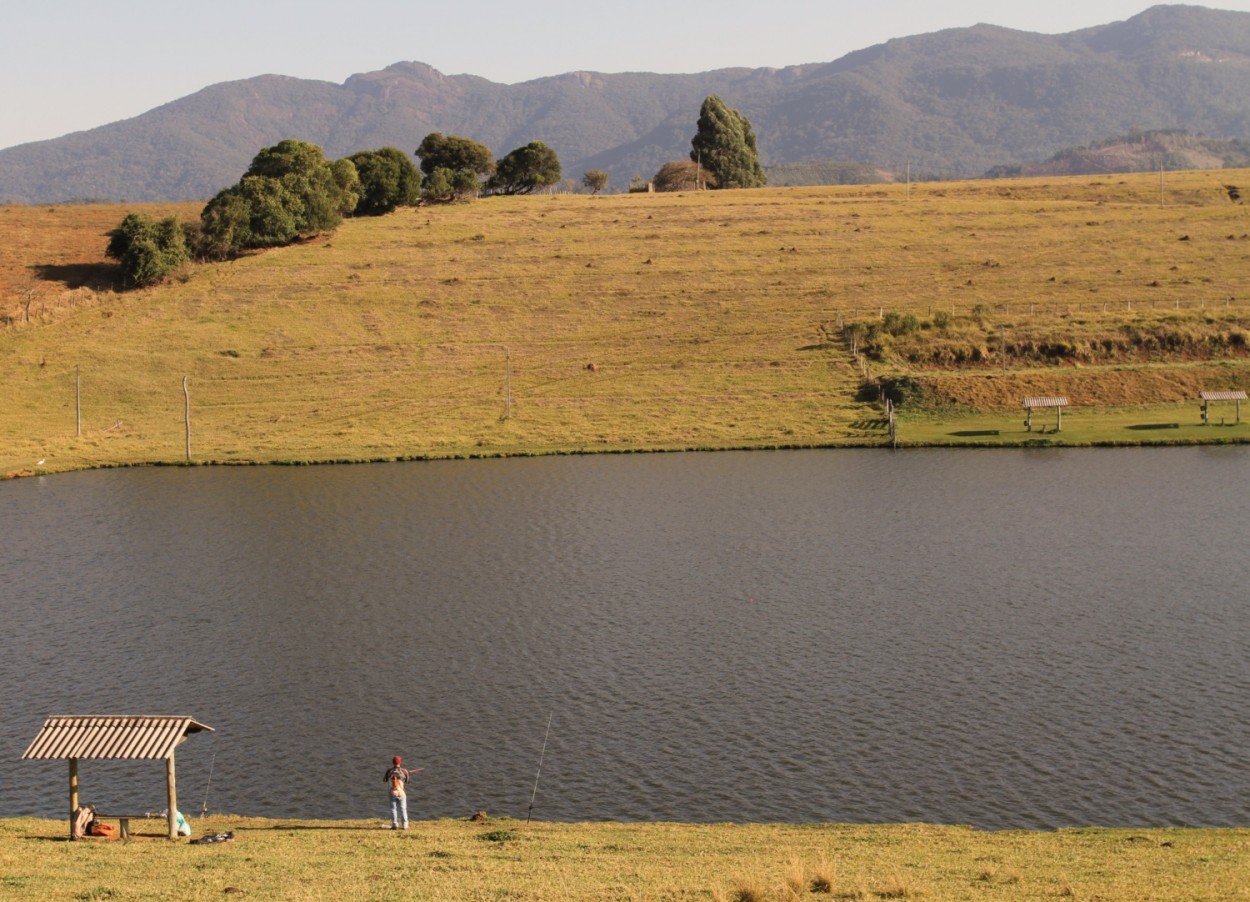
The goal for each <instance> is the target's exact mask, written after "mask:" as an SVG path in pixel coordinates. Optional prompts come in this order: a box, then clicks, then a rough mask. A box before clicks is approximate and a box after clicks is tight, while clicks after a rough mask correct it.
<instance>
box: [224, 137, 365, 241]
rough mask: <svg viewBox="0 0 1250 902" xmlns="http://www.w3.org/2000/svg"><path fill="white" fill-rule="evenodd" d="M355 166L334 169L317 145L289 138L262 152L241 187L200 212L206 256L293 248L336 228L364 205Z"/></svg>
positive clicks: (234, 187) (341, 164) (342, 163)
mask: <svg viewBox="0 0 1250 902" xmlns="http://www.w3.org/2000/svg"><path fill="white" fill-rule="evenodd" d="M358 192H359V175H358V174H357V173H356V172H355V166H354V164H351V163H350V161H345V160H340V161H338V162H336V163H335V164H333V165H331V164H330V163H329V162H328V161H327V160H326V158H325V155H324V154H323V153H322V152H321V148H320V147H318V146H317V145H316V144H308V143H306V142H304V141H296V140H294V139H293V138H288V139H286V140H284V141H279V142H278V143H277V144H275V145H274V146H273V147H266V148H264V149H262V150H261V151H260V153H258V154H257V155H256V156H255V157H254V158H253V159H252V164H251V165H250V166H249V167H248V169H247V172H245V173H244V174H243V178H241V179H240V180H239V182H238V184H236V185H232V186H231V187H229V188H225V189H223V190H222V191H219V192H218V193H217V196H216V197H214V198H213V199H212V200H211V201H209V202H208V204H207V205H206V206H205V207H204V210H203V212H201V214H200V248H199V250H200V253H201V254H202V255H203V256H204V257H207V258H210V259H224V258H226V257H231V256H234V255H235V254H237V253H239V251H241V250H244V249H246V248H256V247H273V246H277V245H282V244H290V243H291V242H292V241H294V240H295V239H296V238H298V237H299V236H301V235H311V234H314V233H316V232H324V231H328V230H330V229H333V228H334V227H335V226H337V225H338V224H339V223H340V222H342V220H343V214H345V213H349V212H351V211H352V210H353V209H355V207H356V204H357V202H358Z"/></svg>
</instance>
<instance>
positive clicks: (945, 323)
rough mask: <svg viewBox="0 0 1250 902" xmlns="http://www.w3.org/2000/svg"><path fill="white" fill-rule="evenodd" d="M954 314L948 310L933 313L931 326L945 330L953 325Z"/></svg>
mask: <svg viewBox="0 0 1250 902" xmlns="http://www.w3.org/2000/svg"><path fill="white" fill-rule="evenodd" d="M954 322H955V316H954V314H952V313H951V312H950V311H949V310H939V311H937V312H936V313H934V314H933V328H935V329H941V330H942V331H943V332H945V331H946V330H947V329H949V328H950V327H951V326H952V325H954Z"/></svg>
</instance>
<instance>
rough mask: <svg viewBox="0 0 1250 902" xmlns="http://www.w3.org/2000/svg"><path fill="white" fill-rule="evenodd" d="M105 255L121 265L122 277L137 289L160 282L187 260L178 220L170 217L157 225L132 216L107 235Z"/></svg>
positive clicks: (184, 237)
mask: <svg viewBox="0 0 1250 902" xmlns="http://www.w3.org/2000/svg"><path fill="white" fill-rule="evenodd" d="M104 253H105V256H107V257H109V258H110V259H112V260H116V261H117V262H118V263H120V264H121V271H122V277H123V278H124V279H125V281H126V282H128V283H130V284H131V285H136V286H142V285H152V284H155V283H156V282H159V281H161V280H162V279H164V278H165V277H166V276H168V275H169V274H170V273H172V272H173V271H174V270H176V269H178V267H180V266H182V265H183V264H184V263H186V262H187V260H188V259H189V255H188V253H187V242H186V236H185V233H184V232H183V230H182V225H181V224H180V223H179V222H178V220H177V219H176V218H174V217H172V216H171V217H169V218H168V219H162V220H161V221H160V222H157V221H156V220H154V219H152V218H151V217H150V216H146V215H144V214H143V213H131V214H130V215H128V216H127V217H126V218H125V219H123V220H122V222H121V225H119V226H118V227H117V228H115V229H114V230H113V231H111V232H109V243H108V247H107V248H106V249H105V251H104Z"/></svg>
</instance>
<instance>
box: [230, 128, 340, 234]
mask: <svg viewBox="0 0 1250 902" xmlns="http://www.w3.org/2000/svg"><path fill="white" fill-rule="evenodd" d="M249 176H253V177H261V178H268V179H272V180H274V181H277V182H280V183H281V185H282V187H283V188H284V189H286V191H287V192H288V193H289V194H291V195H292V196H293V197H295V198H296V199H297V200H298V201H299V207H300V209H299V210H298V211H292V212H294V213H295V216H296V234H297V235H310V234H313V233H316V232H324V231H328V230H330V229H333V228H334V227H335V226H337V225H338V224H339V223H340V222H342V221H343V214H345V213H350V212H351V211H352V210H353V209H354V208H355V206H356V198H355V197H354V196H349V194H350V192H347V191H345V190H344V188H343V187H340V185H339V184H338V182H336V181H335V178H334V172H333V171H332V170H331V168H330V163H329V161H327V160H326V158H325V154H323V153H322V151H321V148H320V147H318V146H317V145H316V144H309V143H308V142H306V141H297V140H295V139H294V138H287V139H285V140H283V141H279V142H278V143H277V144H275V145H274V146H273V147H266V148H264V149H262V150H261V151H260V153H258V154H257V155H256V156H255V158H253V160H252V165H251V166H249V167H248V170H247V172H245V173H244V174H243V177H244V178H245V179H246V178H248V177H249ZM349 201H350V203H349Z"/></svg>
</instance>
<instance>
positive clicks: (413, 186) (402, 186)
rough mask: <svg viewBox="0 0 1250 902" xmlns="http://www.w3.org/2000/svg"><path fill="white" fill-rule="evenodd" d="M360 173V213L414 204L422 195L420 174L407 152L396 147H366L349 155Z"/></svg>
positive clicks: (368, 214)
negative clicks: (375, 148) (367, 148)
mask: <svg viewBox="0 0 1250 902" xmlns="http://www.w3.org/2000/svg"><path fill="white" fill-rule="evenodd" d="M349 159H350V160H351V161H352V163H354V164H355V166H356V171H357V173H359V175H360V199H359V200H358V201H357V203H356V209H355V213H356V215H357V216H380V215H382V214H383V213H389V212H391V211H392V210H394V209H395V208H396V207H400V206H410V205H412V204H415V203H416V202H417V200H418V198H420V196H421V175H420V173H418V172H417V167H416V166H414V165H413V164H412V160H410V159H408V155H407V154H405V153H404V152H403V151H402V150H400V149H398V148H396V147H383V148H381V149H380V150H365V151H361V152H360V153H354V154H352V155H351V157H349Z"/></svg>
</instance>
